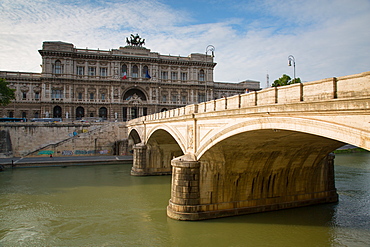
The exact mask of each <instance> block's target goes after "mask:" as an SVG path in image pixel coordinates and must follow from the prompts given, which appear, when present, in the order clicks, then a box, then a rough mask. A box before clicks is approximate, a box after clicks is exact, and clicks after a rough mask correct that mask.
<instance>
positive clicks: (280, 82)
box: [272, 74, 301, 87]
mask: <svg viewBox="0 0 370 247" xmlns="http://www.w3.org/2000/svg"><path fill="white" fill-rule="evenodd" d="M294 83H301V79H300V78H295V79H292V78H290V76H288V75H286V74H284V75H283V76H282V77H280V78H279V79H277V80H275V81H274V83H273V84H272V86H273V87H280V86H286V85H290V84H294Z"/></svg>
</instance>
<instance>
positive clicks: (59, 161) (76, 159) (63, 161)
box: [0, 155, 132, 168]
mask: <svg viewBox="0 0 370 247" xmlns="http://www.w3.org/2000/svg"><path fill="white" fill-rule="evenodd" d="M130 163H132V156H128V155H125V156H113V155H111V156H108V155H104V156H65V157H64V156H63V157H61V156H57V157H27V158H22V157H14V158H0V165H2V166H4V167H5V168H26V167H45V166H71V165H96V164H130Z"/></svg>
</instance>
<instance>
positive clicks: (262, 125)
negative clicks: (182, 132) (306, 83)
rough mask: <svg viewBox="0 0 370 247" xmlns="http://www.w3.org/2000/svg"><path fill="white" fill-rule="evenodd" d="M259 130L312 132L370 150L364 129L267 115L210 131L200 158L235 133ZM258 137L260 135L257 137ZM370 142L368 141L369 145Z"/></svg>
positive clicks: (203, 144)
mask: <svg viewBox="0 0 370 247" xmlns="http://www.w3.org/2000/svg"><path fill="white" fill-rule="evenodd" d="M257 130H272V131H279V130H286V131H293V132H298V133H306V134H312V135H315V136H321V137H323V138H326V139H331V140H334V141H337V142H341V143H342V145H344V144H346V143H348V144H351V145H355V146H358V147H361V148H364V149H367V150H369V151H370V147H368V146H366V142H364V141H363V138H362V137H363V136H364V133H362V132H363V131H361V130H358V129H356V128H353V127H351V126H346V125H342V124H336V123H333V122H326V121H320V120H316V119H305V118H292V117H266V118H258V119H257V118H252V119H246V120H245V121H242V122H238V123H235V124H232V123H231V124H229V125H226V126H225V127H224V128H221V129H220V128H217V129H215V130H213V132H212V133H210V135H209V136H212V138H209V139H208V140H206V141H205V142H204V143H202V144H201V145H200V147H199V149H198V151H197V152H196V156H197V157H198V159H199V158H200V157H201V156H202V155H203V154H204V153H205V152H206V151H207V150H209V149H210V148H212V146H214V145H216V144H217V143H219V142H221V141H222V140H225V139H227V138H229V137H232V136H233V135H237V134H240V133H244V132H249V131H257ZM257 138H258V137H257ZM368 144H369V143H367V145H368Z"/></svg>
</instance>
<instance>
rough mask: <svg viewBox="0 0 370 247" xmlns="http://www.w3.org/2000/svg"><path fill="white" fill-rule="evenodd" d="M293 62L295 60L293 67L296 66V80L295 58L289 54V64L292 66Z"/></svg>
mask: <svg viewBox="0 0 370 247" xmlns="http://www.w3.org/2000/svg"><path fill="white" fill-rule="evenodd" d="M292 62H293V68H294V82H295V78H296V77H295V58H294V57H293V55H289V56H288V66H292Z"/></svg>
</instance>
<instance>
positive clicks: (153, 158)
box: [130, 126, 185, 176]
mask: <svg viewBox="0 0 370 247" xmlns="http://www.w3.org/2000/svg"><path fill="white" fill-rule="evenodd" d="M145 134H146V135H145ZM130 137H131V138H132V139H133V142H134V143H135V144H134V147H133V150H134V164H133V167H132V169H131V175H137V176H143V175H165V174H171V172H172V167H171V160H172V159H173V158H174V157H177V156H181V155H183V154H184V149H185V148H184V145H183V144H182V143H183V142H182V141H181V136H180V135H179V133H177V132H176V131H175V130H174V129H171V128H169V127H168V126H161V127H157V128H153V129H151V130H150V131H149V132H148V133H146V132H145V130H143V131H140V130H136V129H132V130H131V131H130ZM140 140H141V142H139V141H140Z"/></svg>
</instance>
